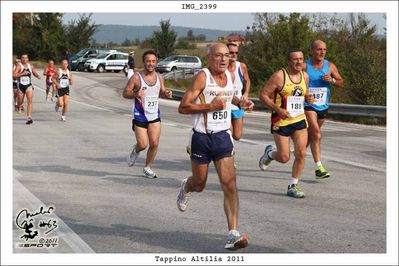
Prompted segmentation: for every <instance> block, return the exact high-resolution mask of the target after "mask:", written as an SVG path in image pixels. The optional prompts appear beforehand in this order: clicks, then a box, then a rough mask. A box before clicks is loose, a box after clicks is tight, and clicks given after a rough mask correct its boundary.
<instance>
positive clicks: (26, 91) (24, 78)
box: [13, 54, 41, 125]
mask: <svg viewBox="0 0 399 266" xmlns="http://www.w3.org/2000/svg"><path fill="white" fill-rule="evenodd" d="M32 74H33V75H34V76H35V77H36V78H37V79H41V77H40V75H39V74H38V73H37V72H36V70H35V68H34V67H33V65H31V64H29V57H28V54H22V55H21V63H20V64H19V65H17V67H16V68H15V70H14V76H13V78H14V79H17V80H18V106H19V108H18V112H21V111H22V106H23V104H24V97H25V95H26V100H27V102H28V106H27V111H26V114H27V120H26V124H28V125H29V124H32V123H33V119H32V97H33V89H34V88H33V86H32Z"/></svg>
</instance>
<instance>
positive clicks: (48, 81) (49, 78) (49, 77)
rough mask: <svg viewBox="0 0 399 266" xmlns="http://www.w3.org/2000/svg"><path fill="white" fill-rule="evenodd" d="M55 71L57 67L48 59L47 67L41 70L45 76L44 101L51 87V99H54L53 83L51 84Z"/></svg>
mask: <svg viewBox="0 0 399 266" xmlns="http://www.w3.org/2000/svg"><path fill="white" fill-rule="evenodd" d="M56 71H57V69H56V68H55V66H54V61H53V60H50V61H48V65H47V67H46V68H45V69H44V71H43V76H46V102H48V94H49V91H50V88H51V101H52V102H53V101H54V96H55V90H56V89H55V85H54V84H53V79H52V77H53V75H54V73H55V72H56Z"/></svg>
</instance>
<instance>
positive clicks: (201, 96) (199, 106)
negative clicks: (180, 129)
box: [177, 44, 253, 249]
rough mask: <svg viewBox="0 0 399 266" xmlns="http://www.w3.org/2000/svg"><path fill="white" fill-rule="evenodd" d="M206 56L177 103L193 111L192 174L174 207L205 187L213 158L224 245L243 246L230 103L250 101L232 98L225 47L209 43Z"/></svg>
mask: <svg viewBox="0 0 399 266" xmlns="http://www.w3.org/2000/svg"><path fill="white" fill-rule="evenodd" d="M207 57H208V62H209V68H204V69H203V70H202V71H200V72H199V73H198V74H197V75H196V76H195V77H194V79H193V82H192V85H191V87H190V88H189V89H188V90H187V91H186V93H185V95H184V97H183V99H182V101H181V103H180V106H179V113H181V114H192V116H193V129H192V132H191V143H190V146H191V151H190V152H191V154H190V158H191V167H192V175H191V176H190V177H188V178H185V179H183V181H182V183H181V186H180V191H179V195H178V197H177V207H178V209H179V210H180V211H182V212H184V211H185V210H186V208H187V204H188V200H189V198H190V195H191V192H194V191H195V192H201V191H202V190H203V189H204V187H205V183H206V179H207V176H208V167H209V163H210V162H211V161H213V162H214V164H215V166H216V169H217V173H218V176H219V180H220V184H221V187H222V190H223V193H224V210H225V214H226V217H227V225H228V230H229V232H228V236H227V241H226V245H225V248H226V249H238V248H245V247H246V246H247V245H248V237H247V236H245V235H243V236H241V235H240V233H239V231H238V230H237V228H238V193H237V185H236V176H235V170H234V166H233V157H232V154H233V151H234V148H233V140H232V137H231V131H230V124H231V103H232V102H233V103H234V104H236V105H237V106H240V107H242V108H248V109H249V110H251V109H252V107H253V103H252V102H250V101H248V100H240V99H239V98H237V97H234V88H233V82H232V78H231V75H230V72H229V71H228V70H227V66H228V62H229V58H230V54H229V49H228V48H227V46H226V45H224V44H215V45H213V46H211V47H210V49H209V51H208V55H207Z"/></svg>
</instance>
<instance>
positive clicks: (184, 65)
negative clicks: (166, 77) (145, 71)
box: [156, 55, 202, 73]
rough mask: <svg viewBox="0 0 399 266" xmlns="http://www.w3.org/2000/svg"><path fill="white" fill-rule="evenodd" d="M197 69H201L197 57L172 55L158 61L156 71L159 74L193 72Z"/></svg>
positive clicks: (200, 63)
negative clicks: (176, 71) (177, 71)
mask: <svg viewBox="0 0 399 266" xmlns="http://www.w3.org/2000/svg"><path fill="white" fill-rule="evenodd" d="M199 68H202V62H201V59H199V57H197V56H189V55H172V56H169V57H167V58H165V59H163V60H162V61H160V62H159V63H158V64H157V67H156V70H157V71H158V72H161V73H162V72H169V71H175V70H183V69H184V70H188V71H189V72H194V71H195V70H196V69H199Z"/></svg>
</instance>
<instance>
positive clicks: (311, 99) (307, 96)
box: [303, 72, 314, 104]
mask: <svg viewBox="0 0 399 266" xmlns="http://www.w3.org/2000/svg"><path fill="white" fill-rule="evenodd" d="M303 76H304V77H305V83H306V94H305V101H306V102H308V103H310V104H313V103H314V97H313V95H312V94H309V75H308V73H306V72H303Z"/></svg>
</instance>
